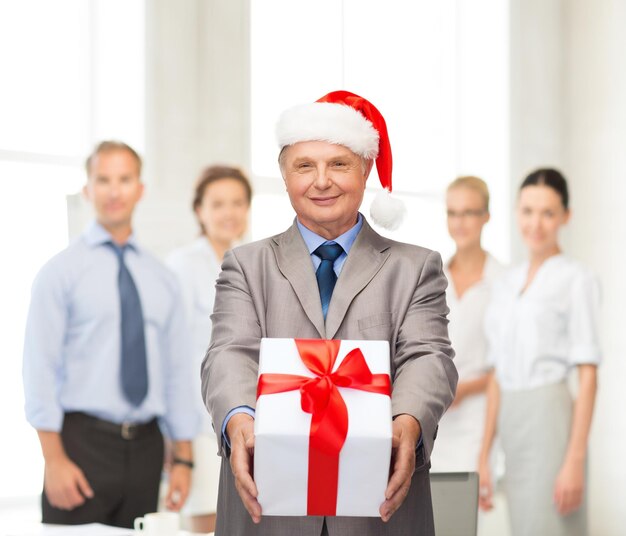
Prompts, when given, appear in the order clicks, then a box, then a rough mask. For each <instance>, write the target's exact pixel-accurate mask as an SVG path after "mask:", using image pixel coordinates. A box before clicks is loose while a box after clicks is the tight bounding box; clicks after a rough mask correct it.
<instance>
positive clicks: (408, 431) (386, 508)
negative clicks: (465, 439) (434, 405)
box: [380, 415, 421, 522]
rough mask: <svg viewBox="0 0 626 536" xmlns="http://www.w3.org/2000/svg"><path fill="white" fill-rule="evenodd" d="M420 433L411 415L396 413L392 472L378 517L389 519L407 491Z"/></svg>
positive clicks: (413, 469) (416, 422)
mask: <svg viewBox="0 0 626 536" xmlns="http://www.w3.org/2000/svg"><path fill="white" fill-rule="evenodd" d="M420 433H421V427H420V423H419V422H418V421H417V420H416V419H415V418H414V417H412V416H411V415H398V416H397V417H396V418H395V419H394V421H393V440H392V449H393V450H392V454H391V466H392V469H393V471H392V473H391V477H390V478H389V483H388V484H387V489H386V490H385V499H386V500H385V502H384V503H383V504H382V505H381V506H380V517H381V519H382V520H383V521H385V522H386V521H389V519H390V518H391V516H392V515H393V514H394V513H395V511H396V510H397V509H398V508H400V505H401V504H402V502H403V501H404V499H405V498H406V496H407V494H408V493H409V488H410V487H411V478H412V477H413V472H414V471H415V449H416V447H417V442H418V440H419V437H420Z"/></svg>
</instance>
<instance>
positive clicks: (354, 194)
mask: <svg viewBox="0 0 626 536" xmlns="http://www.w3.org/2000/svg"><path fill="white" fill-rule="evenodd" d="M280 162H281V171H282V173H283V179H284V180H285V185H286V186H287V193H288V194H289V199H290V200H291V205H292V206H293V208H294V210H295V211H296V214H297V216H298V220H299V221H300V223H302V224H303V225H304V226H305V227H307V228H308V229H310V230H311V231H313V232H314V233H317V234H318V235H320V236H323V237H324V238H327V239H328V240H332V239H334V238H337V237H338V236H340V235H341V234H343V233H345V232H346V231H348V230H349V229H350V228H351V227H353V226H354V224H355V223H356V221H357V217H358V216H357V215H358V211H359V207H360V206H361V203H362V201H363V194H364V192H365V183H366V181H367V177H368V176H369V173H370V170H371V168H372V161H371V160H370V161H364V160H363V159H362V158H361V157H360V156H358V155H356V154H355V153H353V152H352V151H351V150H350V149H348V148H347V147H344V146H343V145H335V144H332V143H328V142H325V141H304V142H300V143H296V144H294V145H291V146H289V147H285V149H284V150H283V154H282V155H281V159H280Z"/></svg>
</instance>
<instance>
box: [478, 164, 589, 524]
mask: <svg viewBox="0 0 626 536" xmlns="http://www.w3.org/2000/svg"><path fill="white" fill-rule="evenodd" d="M517 213H518V224H519V228H520V232H521V235H522V238H523V240H524V243H525V244H526V247H527V249H528V257H529V258H528V261H526V262H524V263H523V264H521V265H519V266H517V267H515V268H512V269H511V270H509V271H508V272H507V273H505V274H504V276H503V277H502V278H501V279H499V280H498V282H496V284H495V285H494V288H493V293H492V300H491V303H490V305H489V308H488V310H487V317H486V323H485V326H486V332H487V337H488V340H489V346H490V349H489V358H490V361H491V362H492V363H493V365H494V366H495V375H494V376H493V378H492V379H491V380H490V385H489V388H488V392H489V413H488V417H487V426H486V431H485V440H484V444H483V448H482V450H481V464H480V473H481V496H480V503H481V506H482V507H483V508H484V509H490V508H491V507H492V491H493V490H492V483H491V476H490V472H489V464H488V463H487V458H488V454H489V450H490V448H491V443H492V440H493V436H494V433H495V429H496V422H497V429H498V432H499V437H500V440H501V444H502V448H503V450H504V454H505V463H506V473H505V492H506V495H507V502H508V508H509V517H510V522H511V530H512V534H513V535H515V536H525V535H531V534H532V535H533V536H534V535H544V534H545V535H550V536H558V535H568V536H575V535H584V534H586V533H587V522H586V509H585V495H586V493H585V469H586V457H587V443H588V436H589V429H590V426H591V417H592V414H593V407H594V402H595V397H596V368H597V365H598V364H599V362H600V349H599V344H598V334H597V313H598V305H599V288H598V283H597V281H596V279H595V277H594V276H593V275H592V274H591V273H590V272H589V270H587V269H586V268H585V267H584V266H582V265H581V264H579V263H578V262H576V261H574V260H573V259H571V258H569V257H567V256H566V255H564V254H563V253H562V252H561V248H560V246H559V231H560V229H561V228H562V227H563V226H564V225H565V224H566V223H567V221H568V220H569V217H570V212H569V194H568V189H567V183H566V181H565V178H564V177H563V176H562V175H561V174H560V173H559V172H558V171H556V170H554V169H539V170H537V171H535V172H533V173H531V174H530V175H529V176H528V177H527V178H526V179H525V180H524V182H523V183H522V186H521V188H520V192H519V201H518V209H517ZM573 369H576V370H577V372H578V394H577V396H576V399H575V401H574V402H572V398H571V396H570V392H569V390H568V386H567V383H566V380H567V377H568V374H569V372H570V371H571V370H573Z"/></svg>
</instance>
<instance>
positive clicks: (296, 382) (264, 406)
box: [254, 339, 392, 517]
mask: <svg viewBox="0 0 626 536" xmlns="http://www.w3.org/2000/svg"><path fill="white" fill-rule="evenodd" d="M390 396H391V381H390V377H389V343H388V342H387V341H349V340H346V341H337V340H308V339H307V340H305V339H262V341H261V351H260V356H259V381H258V388H257V405H256V416H255V423H254V430H255V449H254V480H255V482H256V485H257V489H258V492H259V495H258V500H259V503H260V504H261V508H262V512H263V515H280V516H305V515H325V516H333V515H338V516H372V517H378V516H380V513H379V508H380V505H381V504H382V503H383V502H384V500H385V489H386V487H387V482H388V478H389V466H390V458H391V437H392V431H391V420H392V419H391V399H390Z"/></svg>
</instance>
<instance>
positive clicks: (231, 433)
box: [226, 413, 261, 523]
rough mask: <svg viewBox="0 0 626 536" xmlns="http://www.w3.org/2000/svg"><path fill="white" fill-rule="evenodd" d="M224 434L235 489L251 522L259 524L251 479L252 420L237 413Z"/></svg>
mask: <svg viewBox="0 0 626 536" xmlns="http://www.w3.org/2000/svg"><path fill="white" fill-rule="evenodd" d="M226 433H227V434H228V438H229V440H230V467H231V469H232V471H233V476H234V477H235V487H236V488H237V492H238V493H239V496H240V497H241V500H242V502H243V505H244V506H245V508H246V510H247V511H248V513H249V514H250V517H251V518H252V521H254V522H255V523H260V521H261V505H260V504H259V501H258V500H257V496H258V491H257V488H256V484H255V483H254V480H253V478H252V459H253V456H254V419H253V418H252V417H251V416H250V415H248V414H246V413H237V414H235V415H233V416H232V417H231V418H230V420H229V421H228V425H227V426H226Z"/></svg>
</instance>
